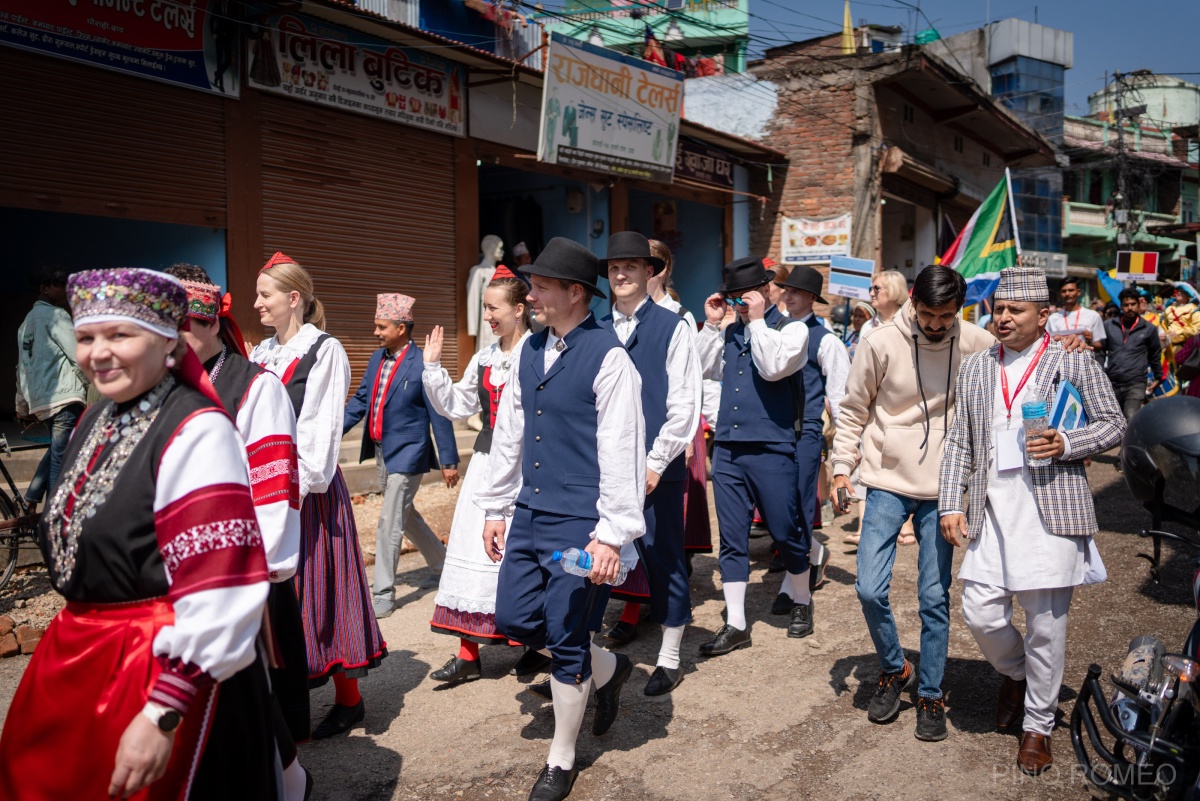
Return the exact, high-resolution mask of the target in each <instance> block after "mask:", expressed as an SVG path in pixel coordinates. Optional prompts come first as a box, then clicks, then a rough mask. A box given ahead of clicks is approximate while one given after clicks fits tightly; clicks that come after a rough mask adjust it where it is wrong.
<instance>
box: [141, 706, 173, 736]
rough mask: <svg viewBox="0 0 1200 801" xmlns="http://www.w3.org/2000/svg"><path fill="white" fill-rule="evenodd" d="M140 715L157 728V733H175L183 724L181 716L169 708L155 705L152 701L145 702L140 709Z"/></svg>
mask: <svg viewBox="0 0 1200 801" xmlns="http://www.w3.org/2000/svg"><path fill="white" fill-rule="evenodd" d="M142 714H143V715H145V716H146V718H147V720H149V721H150V722H151V723H153V724H154V725H155V726H157V727H158V728H159V731H162V732H164V733H166V734H170V733H171V732H173V731H175V730H176V729H177V728H179V724H180V723H182V722H183V715H181V714H179V713H178V712H176V711H175V710H174V709H171V707H169V706H163V705H162V704H156V703H154V702H153V701H147V702H146V705H145V706H144V707H142Z"/></svg>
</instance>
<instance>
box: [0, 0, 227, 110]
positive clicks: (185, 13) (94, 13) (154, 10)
mask: <svg viewBox="0 0 1200 801" xmlns="http://www.w3.org/2000/svg"><path fill="white" fill-rule="evenodd" d="M234 5H235V4H234V3H232V2H229V0H120V2H117V1H116V0H104V1H103V2H98V1H97V0H86V2H79V1H78V0H54V1H53V2H51V0H5V2H4V3H3V4H2V5H0V44H3V45H9V46H12V47H19V48H21V49H23V50H32V51H34V52H37V53H43V54H45V55H49V56H54V57H56V58H65V59H70V60H71V61H80V62H83V63H84V64H90V65H92V66H95V67H103V68H104V69H110V70H116V71H118V72H125V73H129V74H130V75H137V76H140V77H142V78H151V79H153V80H156V81H164V82H166V83H173V84H177V85H179V86H186V87H188V88H190V89H200V90H202V91H205V92H214V93H216V94H225V95H231V96H234V97H236V96H237V94H238V86H239V82H238V72H237V48H238V22H237V19H236V18H235V16H234V10H233V7H234Z"/></svg>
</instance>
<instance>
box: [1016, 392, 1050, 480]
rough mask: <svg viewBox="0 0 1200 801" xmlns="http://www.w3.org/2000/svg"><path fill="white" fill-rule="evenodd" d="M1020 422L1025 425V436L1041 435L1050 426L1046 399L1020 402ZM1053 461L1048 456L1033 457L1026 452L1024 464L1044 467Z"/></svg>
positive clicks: (1048, 407)
mask: <svg viewBox="0 0 1200 801" xmlns="http://www.w3.org/2000/svg"><path fill="white" fill-rule="evenodd" d="M1021 424H1022V425H1023V426H1024V427H1025V436H1026V438H1028V437H1029V436H1031V435H1036V436H1041V434H1042V432H1043V431H1045V430H1046V429H1047V428H1049V427H1050V406H1049V404H1047V403H1046V401H1044V400H1042V399H1040V398H1035V399H1033V400H1027V401H1025V402H1024V403H1022V404H1021ZM1051 461H1053V460H1052V459H1050V457H1044V458H1041V459H1035V458H1033V457H1032V456H1029V455H1028V454H1026V456H1025V464H1027V465H1029V466H1030V467H1046V466H1047V465H1049V464H1050V462H1051Z"/></svg>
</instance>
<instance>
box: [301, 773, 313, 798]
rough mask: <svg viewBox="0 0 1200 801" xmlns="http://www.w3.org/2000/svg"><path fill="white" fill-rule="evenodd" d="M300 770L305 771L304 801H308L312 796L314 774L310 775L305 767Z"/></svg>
mask: <svg viewBox="0 0 1200 801" xmlns="http://www.w3.org/2000/svg"><path fill="white" fill-rule="evenodd" d="M300 770H302V771H304V801H308V799H309V797H310V796H311V795H312V788H313V778H312V774H311V773H309V772H308V768H306V767H304V766H303V765H301V766H300Z"/></svg>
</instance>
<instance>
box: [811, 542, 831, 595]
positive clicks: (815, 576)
mask: <svg viewBox="0 0 1200 801" xmlns="http://www.w3.org/2000/svg"><path fill="white" fill-rule="evenodd" d="M827 564H829V549H828V548H826V547H824V546H822V547H821V561H820V562H819V563H817V564H815V565H812V564H810V565H809V566H808V591H809V592H815V591H816V590H817V589H818V588H819V587H821V586H822V585H824V584H825V565H827Z"/></svg>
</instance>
